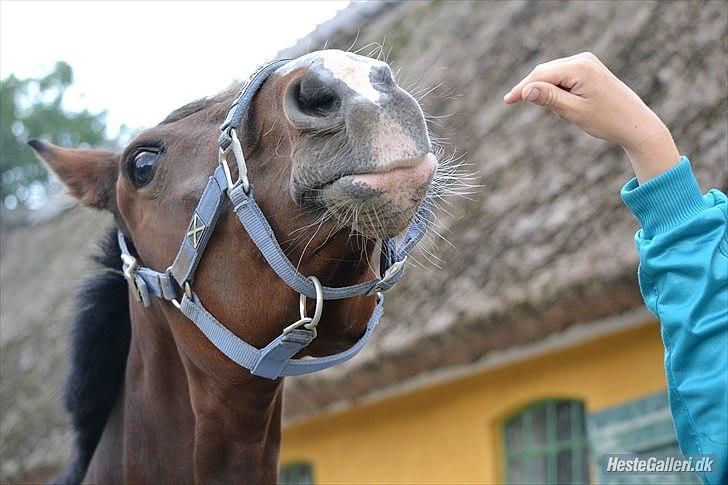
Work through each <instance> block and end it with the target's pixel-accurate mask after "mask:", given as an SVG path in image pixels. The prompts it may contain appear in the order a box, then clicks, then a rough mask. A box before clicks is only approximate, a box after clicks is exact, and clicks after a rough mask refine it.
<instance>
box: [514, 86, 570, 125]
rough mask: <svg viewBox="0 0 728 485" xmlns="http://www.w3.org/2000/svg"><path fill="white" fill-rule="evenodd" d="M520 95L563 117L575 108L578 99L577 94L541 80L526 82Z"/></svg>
mask: <svg viewBox="0 0 728 485" xmlns="http://www.w3.org/2000/svg"><path fill="white" fill-rule="evenodd" d="M521 97H523V99H524V100H526V101H530V102H531V103H533V104H537V105H539V106H544V107H546V108H548V109H550V110H551V111H553V112H555V113H556V114H558V115H561V116H564V117H567V116H566V115H568V114H569V113H570V112H573V111H574V110H575V109H576V104H577V102H578V100H579V98H578V96H575V95H573V94H571V93H570V92H568V91H566V90H564V89H561V88H559V87H557V86H554V85H553V84H550V83H547V82H543V81H536V82H532V83H528V84H526V85H525V86H524V87H523V90H522V91H521Z"/></svg>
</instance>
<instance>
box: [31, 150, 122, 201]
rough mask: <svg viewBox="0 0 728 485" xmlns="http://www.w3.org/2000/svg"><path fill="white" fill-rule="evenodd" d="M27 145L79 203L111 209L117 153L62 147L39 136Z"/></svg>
mask: <svg viewBox="0 0 728 485" xmlns="http://www.w3.org/2000/svg"><path fill="white" fill-rule="evenodd" d="M28 145H30V146H31V148H33V150H34V151H35V155H36V156H37V157H38V158H39V159H40V160H41V161H43V162H45V163H46V164H47V165H48V167H50V169H51V170H52V171H53V172H54V173H55V174H56V175H58V178H59V179H61V182H63V184H64V185H65V186H66V187H68V191H69V192H70V194H71V195H72V196H73V197H75V198H76V199H78V200H79V201H80V202H81V203H82V204H84V205H86V206H89V207H96V208H97V209H108V210H113V208H114V207H115V202H116V200H115V199H116V197H115V192H116V178H117V176H118V168H117V160H118V157H119V155H118V154H117V153H113V152H107V151H103V150H74V149H70V148H62V147H59V146H56V145H53V144H52V143H48V142H45V141H42V140H30V141H28Z"/></svg>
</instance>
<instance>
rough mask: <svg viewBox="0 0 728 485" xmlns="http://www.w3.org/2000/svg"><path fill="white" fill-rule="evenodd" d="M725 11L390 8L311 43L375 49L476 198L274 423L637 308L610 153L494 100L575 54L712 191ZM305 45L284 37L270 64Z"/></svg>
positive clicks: (721, 7) (623, 166)
mask: <svg viewBox="0 0 728 485" xmlns="http://www.w3.org/2000/svg"><path fill="white" fill-rule="evenodd" d="M727 10H728V9H726V8H725V4H720V3H717V2H716V3H712V4H708V5H705V6H703V4H694V3H677V2H676V3H660V2H653V3H617V2H578V3H571V4H568V6H567V5H565V4H563V3H550V2H527V3H521V2H518V3H496V2H488V3H480V2H442V3H440V2H412V3H409V2H405V3H403V4H400V5H399V6H397V8H395V9H387V10H385V11H383V12H382V13H381V14H380V15H378V16H371V15H370V16H369V17H366V18H363V19H362V20H363V24H362V23H361V21H360V23H358V24H354V25H348V26H347V25H342V26H340V27H339V28H338V30H336V31H335V32H332V31H331V29H330V28H328V29H326V36H325V38H322V36H320V35H315V34H314V38H315V40H317V41H318V42H321V43H322V42H324V41H328V46H329V47H338V48H344V49H346V48H348V47H349V46H350V45H351V43H352V42H353V39H354V38H355V37H356V36H357V33H358V35H359V38H358V41H357V44H356V45H357V46H364V45H367V44H369V43H370V42H383V43H384V49H383V51H384V53H385V54H386V53H388V52H390V49H391V54H390V55H389V61H390V63H391V64H393V67H394V69H395V70H396V69H397V68H398V67H400V66H401V67H402V71H401V72H400V73H399V81H400V83H403V84H404V85H405V86H407V85H408V83H409V84H410V85H412V86H415V90H418V89H424V90H428V89H430V88H432V87H435V89H434V91H433V92H432V93H430V94H429V95H427V96H426V97H425V98H424V100H423V101H422V104H423V105H424V107H425V109H426V111H427V112H428V113H429V114H430V115H432V116H434V117H435V122H436V124H435V125H434V126H432V128H433V130H434V132H435V133H436V134H437V135H439V136H440V137H443V138H444V139H445V140H446V144H447V148H448V149H449V150H453V149H455V150H456V152H457V153H458V154H463V156H464V159H465V161H467V162H470V163H471V164H472V165H473V168H474V169H475V170H477V171H479V183H480V184H482V185H483V187H482V188H480V189H479V190H478V191H477V193H476V194H475V195H473V196H471V197H472V200H465V199H460V200H452V202H453V204H454V205H453V207H450V208H448V211H449V212H450V214H451V215H448V214H447V213H444V212H440V213H439V215H438V218H439V223H440V224H441V226H442V229H440V230H439V232H440V233H442V235H443V236H444V237H445V238H447V240H448V241H449V244H448V243H446V242H444V241H442V240H435V242H434V243H431V244H430V246H429V248H428V251H430V252H432V253H434V254H436V255H437V256H438V257H439V258H440V259H441V260H442V262H440V263H439V265H440V266H441V269H437V268H435V267H434V266H433V265H432V264H428V263H424V264H423V266H424V267H412V268H411V269H410V270H409V274H408V276H407V277H406V278H405V279H404V280H403V281H402V282H401V283H400V284H399V285H398V286H397V288H396V289H394V290H392V291H390V292H389V293H388V294H387V295H386V296H387V301H386V305H385V317H384V322H383V324H382V326H381V327H380V329H379V330H378V333H377V334H376V336H375V338H374V341H373V342H371V343H370V344H369V345H368V347H367V348H365V349H364V351H362V353H361V354H360V355H359V356H358V357H357V358H356V359H354V360H353V361H351V362H350V363H349V364H348V365H346V366H345V367H341V368H336V369H333V370H331V371H328V372H324V373H320V374H316V375H311V376H307V377H303V378H297V379H289V380H288V382H287V383H286V386H287V387H286V391H287V394H286V405H285V410H286V418H287V419H288V420H289V422H290V421H296V420H300V419H303V418H306V417H308V416H311V415H315V414H319V413H322V412H326V411H327V410H331V409H340V408H342V407H345V406H348V405H351V404H354V403H356V402H357V401H361V400H365V401H366V400H369V398H370V397H371V396H372V395H379V394H382V393H383V391H386V390H387V389H393V388H397V387H400V386H403V385H405V383H407V382H408V381H410V380H413V379H418V380H420V381H421V380H422V376H423V375H427V374H428V373H432V372H433V371H435V370H439V371H442V370H443V369H446V368H448V367H453V368H454V367H457V366H460V365H463V364H471V363H473V362H477V361H482V360H484V359H488V357H489V356H490V355H491V354H493V352H495V351H502V350H503V349H507V348H512V347H516V346H523V345H528V344H529V343H533V342H536V341H539V340H541V339H543V338H544V337H545V336H546V335H548V334H550V333H553V332H559V331H562V330H564V329H566V328H567V327H570V326H572V325H575V324H578V323H585V324H588V323H589V322H594V321H597V320H599V319H602V318H605V317H609V316H613V315H618V314H620V313H624V312H630V311H632V310H635V309H639V308H641V307H642V299H641V297H640V293H639V289H638V287H637V281H636V276H635V273H636V266H637V254H636V251H635V249H634V243H633V235H634V232H635V230H636V229H637V224H636V222H635V220H634V218H633V217H632V216H631V215H630V214H629V212H628V211H627V209H626V208H625V207H624V206H623V204H622V202H621V200H620V197H619V189H620V188H621V186H622V184H623V183H624V182H626V181H627V180H628V179H629V178H630V177H631V173H630V168H629V164H628V163H627V160H626V158H625V156H624V154H623V153H622V152H621V150H620V149H618V148H616V147H614V146H612V145H610V144H608V143H606V142H602V141H600V140H595V139H593V138H591V137H590V136H588V135H585V134H583V133H581V132H580V131H579V130H578V129H576V128H574V127H572V126H569V125H568V124H567V123H565V122H564V121H562V120H560V119H558V118H557V117H555V116H553V115H551V114H550V113H548V112H545V111H544V110H541V109H536V108H535V107H533V106H519V107H516V108H514V107H508V106H506V105H505V104H504V103H503V102H502V101H501V98H502V96H503V95H504V94H505V92H506V91H507V90H508V89H510V87H511V86H512V85H513V84H515V83H516V82H517V81H518V80H519V79H520V78H521V77H522V76H523V75H525V74H527V73H528V71H529V70H530V68H532V67H533V66H534V65H535V64H538V63H539V62H544V61H546V60H550V59H553V58H557V57H562V56H566V55H572V54H574V53H577V52H581V51H585V50H590V51H592V52H594V53H596V54H597V55H598V56H599V57H600V58H602V59H603V61H604V62H605V63H606V64H607V66H609V67H610V68H611V69H612V70H613V71H614V72H615V74H617V75H618V76H619V77H621V78H622V79H624V80H625V81H626V82H627V84H629V85H630V86H631V87H632V88H633V89H635V91H636V92H637V93H639V94H640V95H641V96H642V97H643V98H644V99H645V100H646V101H647V103H648V104H649V105H650V106H652V107H653V108H654V109H655V111H656V112H657V113H658V114H659V115H660V116H661V117H662V118H663V119H664V120H665V122H666V123H667V124H668V125H669V127H670V128H671V130H672V132H673V134H674V136H675V139H676V141H677V143H678V146H679V148H680V150H681V152H682V153H684V154H687V155H689V156H690V157H691V158H692V160H693V161H694V165H695V170H696V172H697V175H698V179H699V181H700V182H701V185H702V187H703V188H706V189H707V188H708V187H720V188H722V189H725V188H726V186H727V182H726V172H727V168H726V163H727V159H728V156H727V155H726V154H727V152H728V150H727V145H726V144H727V142H728V141H727V140H728V138H727V137H726V130H727V129H728V124H727V120H726V108H727V107H728V104H727V102H726V96H727V94H728V93H727V92H726V79H727V77H726V73H727V72H728V65H727V64H726V54H727V51H726V33H727V29H726V28H727V26H728V15H727V14H728V12H727ZM325 27H326V26H325ZM309 44H310V45H309ZM318 47H319V45H317V44H316V43H315V42H311V43H309V42H307V41H302V42H299V45H298V46H297V47H296V48H294V49H293V50H292V51H290V50H289V51H288V52H285V54H286V55H291V54H292V55H298V54H300V53H301V49H306V48H307V49H309V50H314V49H316V48H318ZM373 47H374V46H372V47H369V48H367V49H364V50H363V51H362V53H367V52H368V51H371V50H372V48H373ZM439 117H443V118H439ZM415 257H417V254H415ZM417 259H418V260H420V261H423V262H424V260H425V258H424V257H423V256H419V257H417ZM405 387H406V385H405ZM385 393H386V392H385Z"/></svg>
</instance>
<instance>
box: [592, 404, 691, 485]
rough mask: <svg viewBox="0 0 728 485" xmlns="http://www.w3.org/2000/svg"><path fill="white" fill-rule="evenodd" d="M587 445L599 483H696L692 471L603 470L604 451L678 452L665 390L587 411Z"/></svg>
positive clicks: (663, 453)
mask: <svg viewBox="0 0 728 485" xmlns="http://www.w3.org/2000/svg"><path fill="white" fill-rule="evenodd" d="M588 423H589V444H590V448H591V450H592V455H593V457H594V462H595V463H598V464H599V468H598V473H599V483H602V484H614V485H616V484H638V483H639V484H660V485H666V484H672V483H675V484H678V483H681V484H699V483H700V479H699V478H698V477H697V475H695V474H694V473H675V474H660V475H620V474H613V473H604V472H603V471H602V465H603V463H602V462H603V459H602V457H603V456H604V455H605V454H606V453H635V454H641V453H645V454H651V455H679V453H680V448H679V447H678V445H677V437H676V436H675V426H674V425H673V423H672V416H671V414H670V407H669V405H668V401H667V393H666V392H658V393H656V394H651V395H649V396H646V397H644V398H641V399H636V400H634V401H630V402H628V403H626V404H622V405H619V406H614V407H611V408H607V409H604V410H601V411H599V412H596V413H590V414H589V417H588Z"/></svg>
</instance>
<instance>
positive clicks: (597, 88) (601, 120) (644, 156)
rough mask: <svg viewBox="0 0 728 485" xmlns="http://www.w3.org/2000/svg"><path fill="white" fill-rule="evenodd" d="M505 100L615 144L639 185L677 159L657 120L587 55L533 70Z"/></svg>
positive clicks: (662, 126) (639, 100) (669, 139)
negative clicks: (545, 112)
mask: <svg viewBox="0 0 728 485" xmlns="http://www.w3.org/2000/svg"><path fill="white" fill-rule="evenodd" d="M503 99H504V101H505V102H506V103H508V104H515V103H518V102H520V101H522V100H525V101H530V102H532V103H534V104H537V105H540V106H544V107H546V108H548V109H550V110H551V111H553V112H554V113H556V114H557V115H559V116H561V117H562V118H565V119H567V120H569V121H571V122H572V123H574V124H575V125H576V126H578V127H579V128H581V129H582V130H584V131H585V132H587V133H589V134H590V135H592V136H595V137H597V138H602V139H604V140H609V141H612V142H615V143H617V144H619V145H620V146H622V148H623V149H624V150H625V151H626V152H627V155H628V156H629V159H630V161H631V162H632V167H633V168H634V171H635V174H636V175H637V179H638V180H639V182H640V183H644V182H646V181H647V180H649V179H651V178H653V177H656V176H657V175H659V174H661V173H662V172H664V171H666V170H668V169H669V168H670V167H672V166H673V165H675V164H676V163H677V161H678V160H679V158H680V155H679V153H678V151H677V147H676V146H675V142H674V141H673V139H672V136H671V135H670V132H669V130H668V129H667V127H666V126H665V124H664V123H663V122H662V121H661V120H660V118H658V117H657V115H656V114H655V113H654V112H653V111H652V110H651V109H650V108H649V107H647V105H646V104H645V103H644V102H643V101H642V100H641V99H640V97H639V96H637V94H635V92H634V91H632V90H631V89H630V88H629V87H628V86H627V85H626V84H624V83H623V82H622V81H620V80H619V79H618V78H617V77H616V76H615V75H614V74H612V73H611V72H610V71H609V69H607V67H606V66H605V65H604V64H602V62H601V61H600V60H599V59H598V58H597V57H596V56H595V55H594V54H591V53H589V52H585V53H582V54H577V55H575V56H571V57H566V58H563V59H556V60H553V61H550V62H547V63H544V64H540V65H538V66H536V68H535V69H534V70H533V71H532V72H531V73H530V74H529V75H528V76H526V77H525V78H523V79H522V80H521V81H520V82H519V83H518V84H516V86H514V87H513V89H511V90H510V91H509V92H508V94H506V95H505V97H504V98H503Z"/></svg>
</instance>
